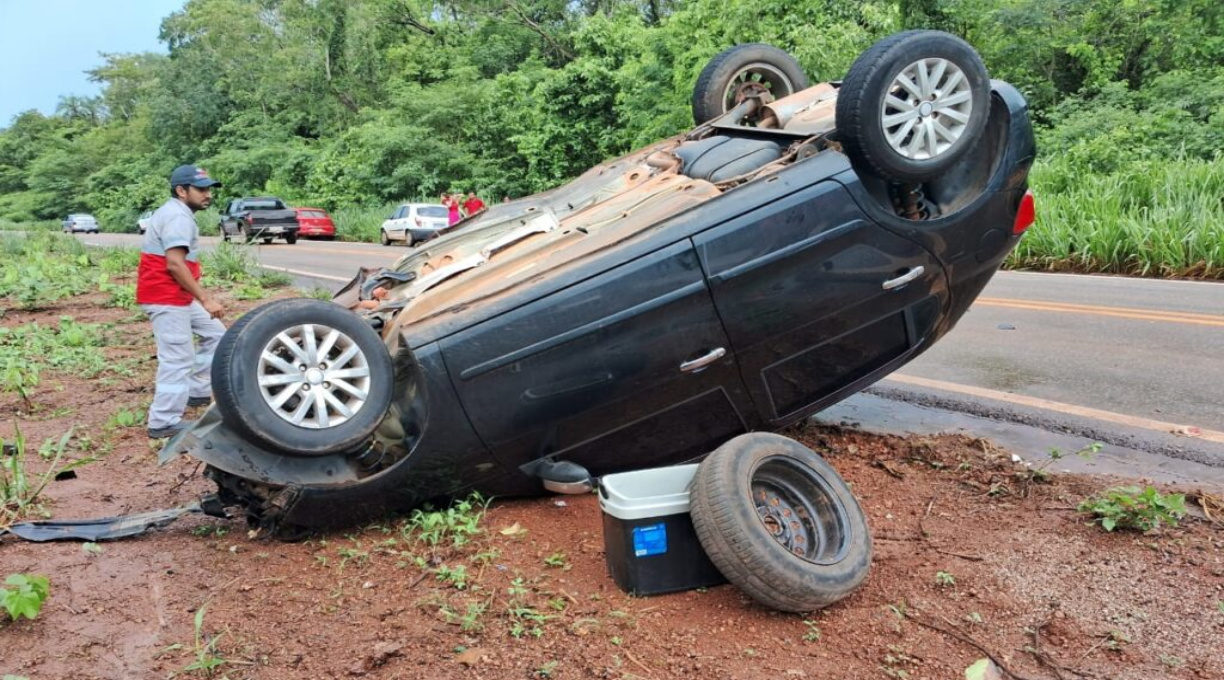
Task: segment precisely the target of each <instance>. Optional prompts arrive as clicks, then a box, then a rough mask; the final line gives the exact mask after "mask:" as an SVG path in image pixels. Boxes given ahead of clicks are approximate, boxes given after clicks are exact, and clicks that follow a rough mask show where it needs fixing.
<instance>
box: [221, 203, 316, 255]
mask: <svg viewBox="0 0 1224 680" xmlns="http://www.w3.org/2000/svg"><path fill="white" fill-rule="evenodd" d="M297 237H298V219H297V212H295V211H294V210H293V209H292V208H290V207H288V206H286V205H285V202H284V201H282V200H280V199H279V198H270V197H266V196H264V197H257V198H239V199H236V200H233V201H230V202H229V203H227V204H226V206H225V211H224V212H223V213H222V214H221V238H223V239H225V240H226V241H228V240H230V239H232V238H235V239H239V240H241V241H244V242H247V243H249V242H251V241H254V240H255V239H263V242H264V243H271V242H272V239H274V238H283V239H285V243H289V244H293V243H297Z"/></svg>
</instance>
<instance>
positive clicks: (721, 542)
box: [689, 432, 872, 612]
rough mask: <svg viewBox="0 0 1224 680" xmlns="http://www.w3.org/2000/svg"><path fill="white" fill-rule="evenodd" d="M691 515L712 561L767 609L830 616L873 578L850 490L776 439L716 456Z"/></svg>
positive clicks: (704, 470) (761, 438) (763, 436)
mask: <svg viewBox="0 0 1224 680" xmlns="http://www.w3.org/2000/svg"><path fill="white" fill-rule="evenodd" d="M689 507H690V512H691V514H692V517H693V527H694V528H695V529H696V530H697V538H698V539H699V540H700V541H701V545H702V547H703V548H704V549H705V551H706V553H707V554H708V555H709V556H710V560H711V561H712V562H713V563H714V565H715V566H717V567H718V569H719V571H721V572H722V573H723V575H724V576H726V577H727V580H729V581H731V582H732V583H734V584H735V585H736V586H738V587H739V588H740V589H741V590H743V591H744V592H746V593H747V594H748V595H750V596H751V597H752V598H753V599H755V600H756V601H758V602H760V603H762V604H764V605H766V606H769V607H773V608H775V609H780V610H782V611H791V612H806V611H813V610H816V609H820V608H822V607H827V606H829V605H831V604H833V603H834V602H837V601H838V600H840V599H842V598H844V597H846V596H847V595H849V594H850V593H851V592H852V591H853V590H854V589H855V588H857V587H858V586H859V585H860V584H862V582H863V580H864V579H865V578H866V577H867V572H868V571H869V570H870V568H871V552H872V551H871V535H870V533H869V532H868V529H867V520H866V517H865V516H864V514H863V510H862V508H860V507H859V504H858V501H857V500H855V498H854V494H853V493H851V491H850V488H849V487H848V486H847V485H846V483H845V481H843V480H842V478H841V476H840V475H838V474H837V471H836V470H834V469H833V468H832V466H830V465H829V464H828V463H827V462H825V460H824V459H823V458H821V457H820V456H819V455H817V454H816V453H815V452H813V451H812V450H811V449H808V448H807V447H805V446H803V445H802V444H800V443H799V442H796V441H794V440H792V439H788V438H786V437H783V436H781V435H777V434H771V433H766V432H753V433H750V434H745V435H741V436H739V437H736V438H735V439H732V440H731V441H729V442H727V443H726V444H723V445H722V446H720V447H719V448H718V449H717V450H715V451H714V453H712V454H710V455H709V457H707V458H706V460H705V461H703V462H702V463H701V466H700V467H698V469H697V475H696V477H695V478H694V480H693V484H692V487H691V488H690V490H689Z"/></svg>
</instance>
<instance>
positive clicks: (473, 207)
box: [463, 191, 485, 217]
mask: <svg viewBox="0 0 1224 680" xmlns="http://www.w3.org/2000/svg"><path fill="white" fill-rule="evenodd" d="M484 209H485V204H484V201H482V200H480V199H479V198H477V197H476V192H475V191H469V192H468V195H467V200H466V201H464V202H463V212H464V214H466V215H467V216H468V217H471V216H472V215H475V214H476V213H478V212H480V211H481V210H484Z"/></svg>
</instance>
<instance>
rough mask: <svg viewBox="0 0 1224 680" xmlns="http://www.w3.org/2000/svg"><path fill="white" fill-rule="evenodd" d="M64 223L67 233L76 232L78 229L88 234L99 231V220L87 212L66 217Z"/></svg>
mask: <svg viewBox="0 0 1224 680" xmlns="http://www.w3.org/2000/svg"><path fill="white" fill-rule="evenodd" d="M63 225H64V233H65V234H75V233H77V232H78V231H83V232H85V233H86V234H96V233H98V220H96V219H94V216H93V215H87V214H85V213H73V214H71V215H69V216H68V217H65V218H64V222H63Z"/></svg>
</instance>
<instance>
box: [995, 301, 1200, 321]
mask: <svg viewBox="0 0 1224 680" xmlns="http://www.w3.org/2000/svg"><path fill="white" fill-rule="evenodd" d="M974 304H978V305H983V306H986V307H1004V308H1007V309H1028V310H1032V311H1038V312H1062V313H1065V314H1091V315H1095V316H1111V317H1116V318H1120V319H1135V320H1138V321H1165V322H1168V323H1188V324H1194V325H1199V326H1215V327H1218V328H1224V316H1219V315H1216V314H1198V313H1194V312H1169V311H1163V310H1154V309H1136V308H1132V307H1102V306H1099V305H1080V304H1072V303H1068V302H1044V301H1040V300H1016V299H1010V298H991V297H982V298H978V299H977V301H976V302H975V303H974Z"/></svg>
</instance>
